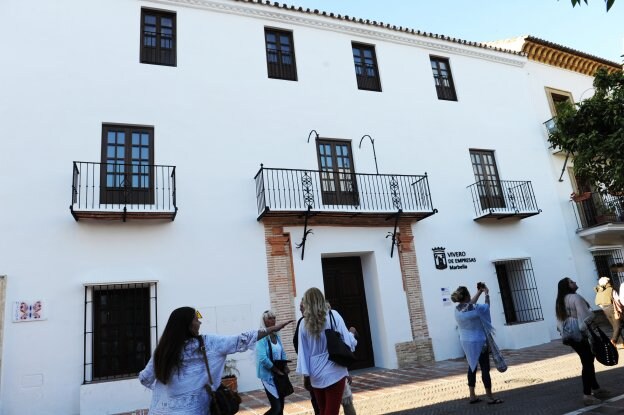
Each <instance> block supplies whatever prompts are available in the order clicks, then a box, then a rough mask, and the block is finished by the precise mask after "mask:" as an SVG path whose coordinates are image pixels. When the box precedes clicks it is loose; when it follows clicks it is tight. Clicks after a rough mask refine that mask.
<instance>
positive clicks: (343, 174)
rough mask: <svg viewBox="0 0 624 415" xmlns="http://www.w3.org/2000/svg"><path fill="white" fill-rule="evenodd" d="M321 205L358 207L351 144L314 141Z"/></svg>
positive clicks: (334, 141)
mask: <svg viewBox="0 0 624 415" xmlns="http://www.w3.org/2000/svg"><path fill="white" fill-rule="evenodd" d="M316 144H317V152H318V162H319V170H320V176H321V177H320V178H321V191H322V197H323V203H324V204H326V205H358V204H359V196H358V191H357V182H356V178H355V169H354V167H353V157H352V153H351V142H350V141H341V140H328V139H318V140H317V141H316Z"/></svg>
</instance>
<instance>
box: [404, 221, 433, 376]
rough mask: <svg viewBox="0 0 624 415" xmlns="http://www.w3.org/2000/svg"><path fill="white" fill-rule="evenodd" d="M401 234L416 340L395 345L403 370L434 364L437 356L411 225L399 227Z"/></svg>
mask: <svg viewBox="0 0 624 415" xmlns="http://www.w3.org/2000/svg"><path fill="white" fill-rule="evenodd" d="M399 232H400V234H399V243H400V244H399V261H400V264H401V274H402V277H403V289H404V291H405V296H406V299H407V308H408V311H409V318H410V325H411V329H412V339H413V340H412V341H411V342H404V343H397V344H396V345H395V350H396V354H397V360H398V364H399V367H400V368H402V367H405V366H408V365H410V364H412V363H415V362H431V361H433V360H434V355H433V345H432V343H431V338H430V337H429V328H428V326H427V315H426V313H425V304H424V301H423V292H422V287H421V285H420V273H419V272H418V263H417V261H416V252H415V250H414V235H413V234H412V226H411V223H410V222H402V223H400V224H399Z"/></svg>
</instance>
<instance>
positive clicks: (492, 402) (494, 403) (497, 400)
mask: <svg viewBox="0 0 624 415" xmlns="http://www.w3.org/2000/svg"><path fill="white" fill-rule="evenodd" d="M499 403H503V400H502V399H498V398H490V401H489V402H488V405H498V404H499Z"/></svg>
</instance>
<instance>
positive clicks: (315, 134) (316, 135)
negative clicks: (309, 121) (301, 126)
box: [308, 130, 319, 143]
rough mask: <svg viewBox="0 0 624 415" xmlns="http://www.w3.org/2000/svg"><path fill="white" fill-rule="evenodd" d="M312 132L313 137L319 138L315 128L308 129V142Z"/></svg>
mask: <svg viewBox="0 0 624 415" xmlns="http://www.w3.org/2000/svg"><path fill="white" fill-rule="evenodd" d="M312 133H314V138H316V139H318V138H319V134H318V133H317V132H316V130H312V131H310V134H308V143H309V142H310V137H312Z"/></svg>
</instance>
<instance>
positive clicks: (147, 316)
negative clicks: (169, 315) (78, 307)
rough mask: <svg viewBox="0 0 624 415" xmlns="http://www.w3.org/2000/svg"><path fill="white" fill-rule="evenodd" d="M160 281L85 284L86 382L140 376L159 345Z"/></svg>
mask: <svg viewBox="0 0 624 415" xmlns="http://www.w3.org/2000/svg"><path fill="white" fill-rule="evenodd" d="M156 300H157V290H156V282H133V283H114V284H94V285H86V286H85V322H84V383H90V382H95V381H101V380H110V379H118V378H128V377H134V376H137V375H138V373H139V372H140V371H141V370H142V369H143V368H144V367H145V365H146V364H147V362H148V360H149V359H150V356H151V351H152V350H153V349H154V347H155V346H156V340H157V333H158V327H157V324H156V322H157V316H156Z"/></svg>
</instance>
